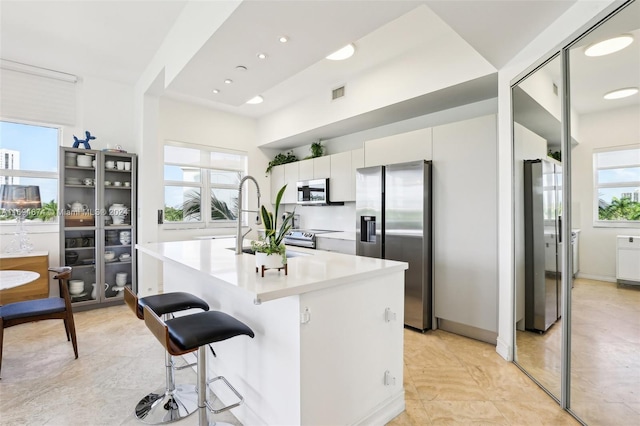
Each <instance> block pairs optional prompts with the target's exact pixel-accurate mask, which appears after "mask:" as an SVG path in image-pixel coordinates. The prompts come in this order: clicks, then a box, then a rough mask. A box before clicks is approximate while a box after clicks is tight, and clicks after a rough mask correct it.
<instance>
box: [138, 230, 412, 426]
mask: <svg viewBox="0 0 640 426" xmlns="http://www.w3.org/2000/svg"><path fill="white" fill-rule="evenodd" d="M136 247H137V249H138V251H139V253H141V254H146V255H149V256H152V257H154V258H156V259H159V260H161V261H162V265H163V288H164V291H165V292H169V291H187V292H190V293H192V294H195V295H196V296H199V297H201V298H203V299H204V300H206V301H207V303H209V305H210V307H211V309H212V310H220V311H224V312H226V313H228V314H230V315H232V316H234V317H236V318H237V319H239V320H240V321H242V322H244V323H245V324H247V325H248V326H249V327H251V328H252V329H253V331H254V332H255V335H256V336H255V338H254V339H249V338H235V339H229V340H227V341H223V342H219V343H216V344H215V345H214V349H215V351H216V353H217V354H218V357H217V358H212V357H211V358H210V359H208V361H207V363H208V365H209V368H210V371H209V375H210V377H213V375H214V374H215V375H224V376H225V377H226V378H227V379H228V380H229V381H230V382H231V383H232V385H233V386H234V387H236V389H237V390H238V391H239V392H240V393H241V394H242V395H243V396H244V403H243V405H241V406H239V407H237V408H235V409H233V414H234V415H235V416H236V417H237V418H238V420H239V421H240V422H242V423H243V424H245V425H301V424H304V425H352V424H362V425H365V424H366V425H377V424H379V425H382V424H385V423H386V422H387V421H389V420H390V419H392V418H393V417H395V416H397V415H398V414H400V413H401V412H402V411H403V410H404V388H403V318H404V311H403V310H404V271H405V269H406V268H407V267H408V265H407V264H406V263H404V262H395V261H389V260H383V259H373V258H367V257H360V256H350V255H344V254H339V253H329V252H323V251H319V250H307V249H300V248H295V249H288V251H289V252H291V253H292V254H295V257H291V258H289V259H288V275H286V276H285V274H284V271H281V272H279V271H276V270H269V271H266V272H265V276H264V278H262V277H260V275H259V274H258V273H256V267H255V258H254V256H253V255H250V254H241V255H236V254H235V252H234V251H232V250H229V248H233V247H235V240H234V239H222V240H195V241H179V242H166V243H147V244H138V245H137V246H136ZM216 390H217V389H214V392H215V391H216ZM219 396H220V398H221V399H222V400H223V401H225V402H226V400H229V401H232V400H233V398H231V397H229V396H227V395H225V394H221V395H219Z"/></svg>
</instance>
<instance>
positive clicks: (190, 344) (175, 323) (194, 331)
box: [165, 311, 254, 351]
mask: <svg viewBox="0 0 640 426" xmlns="http://www.w3.org/2000/svg"><path fill="white" fill-rule="evenodd" d="M165 324H166V326H167V330H168V333H169V337H170V338H171V340H172V341H173V343H174V344H175V345H176V346H177V347H178V348H180V349H182V350H184V351H190V350H195V349H197V348H198V347H200V346H204V345H207V344H209V343H213V342H219V341H221V340H226V339H229V338H231V337H235V336H240V335H242V334H244V335H247V336H250V337H251V338H253V337H254V333H253V331H252V330H251V329H250V328H249V327H247V326H246V325H245V324H244V323H242V322H240V321H238V320H237V319H235V318H234V317H232V316H230V315H227V314H225V313H224V312H219V311H208V312H200V313H197V314H193V315H188V316H184V317H180V318H175V319H171V320H168V321H166V322H165Z"/></svg>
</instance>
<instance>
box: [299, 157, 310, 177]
mask: <svg viewBox="0 0 640 426" xmlns="http://www.w3.org/2000/svg"><path fill="white" fill-rule="evenodd" d="M313 160H314V158H312V159H309V160H302V161H298V180H311V179H313Z"/></svg>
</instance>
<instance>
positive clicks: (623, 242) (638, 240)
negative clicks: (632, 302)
mask: <svg viewBox="0 0 640 426" xmlns="http://www.w3.org/2000/svg"><path fill="white" fill-rule="evenodd" d="M616 245H617V250H616V279H618V280H623V281H633V282H638V284H640V236H630V235H619V236H618V237H617V244H616Z"/></svg>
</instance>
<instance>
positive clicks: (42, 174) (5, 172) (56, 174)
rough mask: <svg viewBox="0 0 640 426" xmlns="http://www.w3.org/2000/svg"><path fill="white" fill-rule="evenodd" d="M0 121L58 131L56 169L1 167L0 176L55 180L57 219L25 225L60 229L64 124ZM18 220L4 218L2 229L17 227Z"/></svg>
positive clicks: (37, 229) (44, 229)
mask: <svg viewBox="0 0 640 426" xmlns="http://www.w3.org/2000/svg"><path fill="white" fill-rule="evenodd" d="M0 122H4V123H14V124H20V125H26V126H35V127H47V128H50V129H55V130H56V133H57V137H56V155H55V165H56V170H55V171H51V172H48V171H40V170H20V169H17V170H16V169H0V176H7V177H18V178H27V179H34V178H35V179H53V180H55V188H56V200H57V204H58V214H56V216H55V220H52V221H49V222H38V221H25V222H24V226H25V227H28V228H32V229H31V230H30V231H29V232H33V233H48V232H51V231H56V232H57V231H58V228H59V223H60V162H59V155H57V153H58V152H59V150H60V147H61V146H62V138H63V134H62V133H63V128H64V126H63V125H60V124H52V123H43V122H35V121H29V120H20V119H15V118H5V117H0ZM15 226H16V221H15V220H6V221H5V220H3V221H0V229H3V228H6V227H12V228H15ZM6 232H8V231H5V230H3V231H2V233H3V234H5V233H6Z"/></svg>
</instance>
